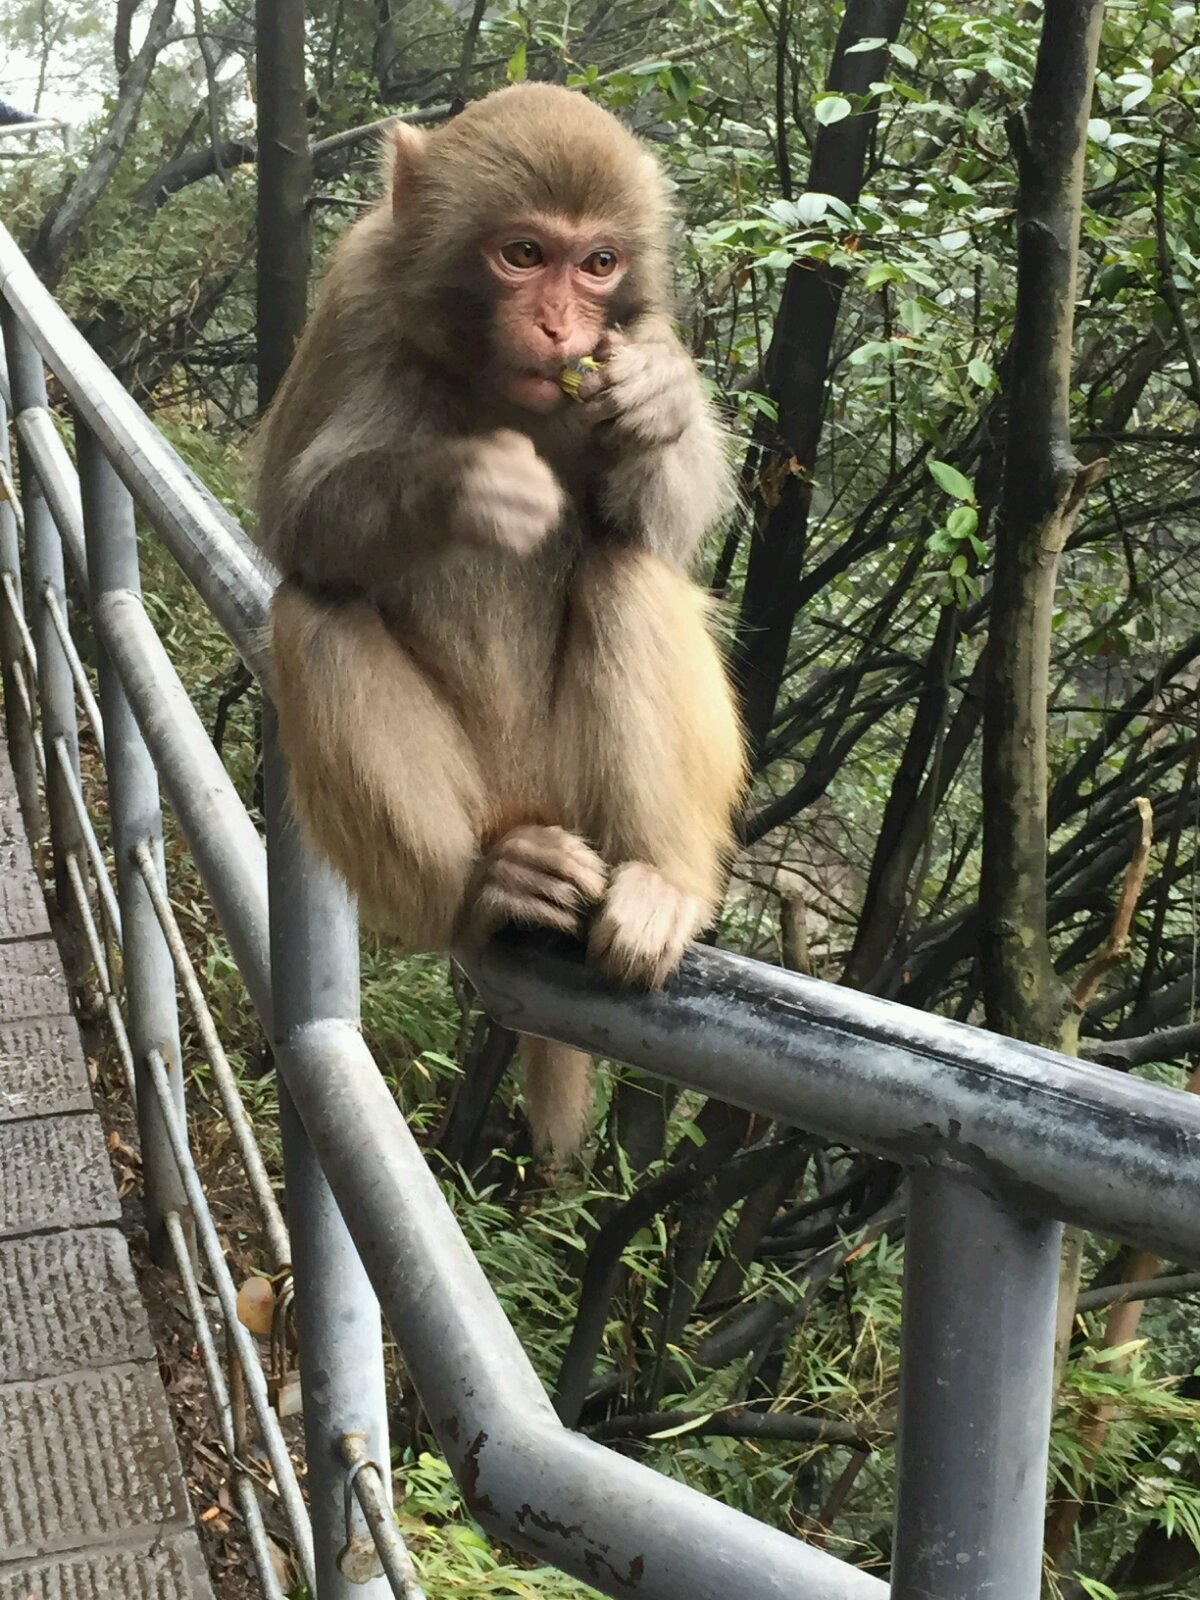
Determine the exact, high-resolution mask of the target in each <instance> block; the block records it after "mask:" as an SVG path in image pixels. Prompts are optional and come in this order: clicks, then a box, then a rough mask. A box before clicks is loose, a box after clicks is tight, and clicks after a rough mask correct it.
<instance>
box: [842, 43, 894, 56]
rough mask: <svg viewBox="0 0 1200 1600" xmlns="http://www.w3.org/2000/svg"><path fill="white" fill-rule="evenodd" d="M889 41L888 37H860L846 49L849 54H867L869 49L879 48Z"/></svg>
mask: <svg viewBox="0 0 1200 1600" xmlns="http://www.w3.org/2000/svg"><path fill="white" fill-rule="evenodd" d="M886 43H887V40H886V39H858V40H856V41H855V43H854V44H852V45H851V46H850V48H849V49H848V50H847V51H846V54H847V55H848V56H862V55H866V53H867V51H868V50H878V49H879V48H880V47H881V46H882V45H885V44H886Z"/></svg>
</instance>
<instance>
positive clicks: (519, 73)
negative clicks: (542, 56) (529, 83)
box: [507, 39, 529, 83]
mask: <svg viewBox="0 0 1200 1600" xmlns="http://www.w3.org/2000/svg"><path fill="white" fill-rule="evenodd" d="M528 54H529V52H528V50H527V48H526V45H525V41H524V39H522V40H521V43H520V44H519V45H518V46H517V48H516V49H515V50H514V51H513V53H512V55H511V56H509V58H508V68H507V75H508V81H509V83H523V82H524V80H525V62H526V58H527V56H528Z"/></svg>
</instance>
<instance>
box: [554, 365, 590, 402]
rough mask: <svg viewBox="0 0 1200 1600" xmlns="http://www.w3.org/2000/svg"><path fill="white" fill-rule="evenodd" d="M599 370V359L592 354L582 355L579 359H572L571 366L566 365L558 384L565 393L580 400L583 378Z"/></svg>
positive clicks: (559, 376) (573, 398)
mask: <svg viewBox="0 0 1200 1600" xmlns="http://www.w3.org/2000/svg"><path fill="white" fill-rule="evenodd" d="M599 371H600V363H599V362H598V361H593V359H592V357H591V356H580V358H579V360H578V361H572V362H571V364H570V366H567V367H564V368H563V369H562V371H561V372H560V373H559V375H558V386H559V388H560V389H561V390H562V391H563V392H564V394H569V395H570V396H571V399H572V400H578V399H579V390H580V388H581V387H582V385H583V380H584V379H585V378H586V377H587V376H588V375H589V373H592V372H599Z"/></svg>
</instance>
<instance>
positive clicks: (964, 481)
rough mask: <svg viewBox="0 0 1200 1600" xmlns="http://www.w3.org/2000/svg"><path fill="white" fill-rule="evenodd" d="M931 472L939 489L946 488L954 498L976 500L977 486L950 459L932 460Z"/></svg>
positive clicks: (930, 464)
mask: <svg viewBox="0 0 1200 1600" xmlns="http://www.w3.org/2000/svg"><path fill="white" fill-rule="evenodd" d="M929 473H930V476H931V477H932V478H933V481H934V482H935V483H936V484H937V486H938V488H939V489H944V490H945V491H946V493H947V494H948V495H950V496H951V498H952V499H954V500H974V498H975V486H974V484H972V482H971V480H970V478H964V477H963V475H962V473H961V472H960V471H959V470H958V468H957V467H952V466H951V465H950V463H949V462H948V461H930V462H929Z"/></svg>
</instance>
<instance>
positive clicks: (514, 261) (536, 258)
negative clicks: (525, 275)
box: [500, 239, 546, 268]
mask: <svg viewBox="0 0 1200 1600" xmlns="http://www.w3.org/2000/svg"><path fill="white" fill-rule="evenodd" d="M500 255H501V257H502V258H503V259H504V260H505V261H507V262H508V264H509V266H510V267H526V268H528V267H540V266H541V264H542V262H543V261H544V260H545V259H546V258H545V256H544V255H543V254H542V247H541V245H540V244H537V243H536V242H535V241H534V240H533V239H514V240H513V242H512V243H511V244H506V245H505V246H504V248H503V249H502V250H501V251H500Z"/></svg>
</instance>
